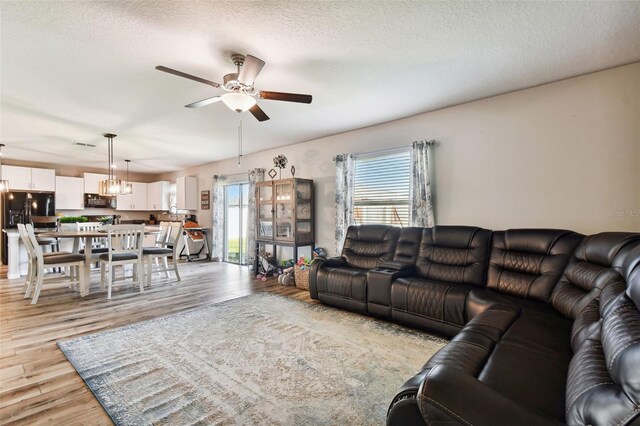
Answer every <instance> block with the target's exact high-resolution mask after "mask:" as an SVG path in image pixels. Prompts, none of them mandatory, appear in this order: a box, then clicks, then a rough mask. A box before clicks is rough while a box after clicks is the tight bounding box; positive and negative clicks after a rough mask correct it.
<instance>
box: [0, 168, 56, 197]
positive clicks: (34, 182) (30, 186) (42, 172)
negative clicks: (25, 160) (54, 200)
mask: <svg viewBox="0 0 640 426" xmlns="http://www.w3.org/2000/svg"><path fill="white" fill-rule="evenodd" d="M2 178H3V179H6V180H8V181H9V188H10V189H13V190H16V191H50V192H53V191H55V190H56V171H55V170H51V169H36V168H31V167H18V166H2Z"/></svg>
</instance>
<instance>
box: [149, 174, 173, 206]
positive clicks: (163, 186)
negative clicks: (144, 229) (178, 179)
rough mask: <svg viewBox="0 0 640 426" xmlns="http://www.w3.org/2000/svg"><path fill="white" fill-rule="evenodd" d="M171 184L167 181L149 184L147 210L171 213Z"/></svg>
mask: <svg viewBox="0 0 640 426" xmlns="http://www.w3.org/2000/svg"><path fill="white" fill-rule="evenodd" d="M170 193H171V183H170V182H167V181H160V182H152V183H148V184H147V209H148V210H154V211H155V210H159V211H169V196H170Z"/></svg>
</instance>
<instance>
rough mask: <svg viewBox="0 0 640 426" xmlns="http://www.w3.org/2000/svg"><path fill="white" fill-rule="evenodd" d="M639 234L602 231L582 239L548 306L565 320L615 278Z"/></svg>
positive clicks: (638, 238) (576, 314) (572, 316)
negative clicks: (551, 306)
mask: <svg viewBox="0 0 640 426" xmlns="http://www.w3.org/2000/svg"><path fill="white" fill-rule="evenodd" d="M638 241H640V235H638V234H634V233H628V232H603V233H600V234H595V235H590V236H588V237H585V238H584V240H582V242H581V243H580V245H579V246H578V248H577V249H576V250H575V252H574V253H573V255H572V256H571V259H570V260H569V263H568V264H567V266H566V268H565V269H564V271H563V273H562V276H561V277H560V280H559V281H558V284H557V285H556V286H555V288H554V289H553V292H552V294H551V300H550V301H551V304H552V305H553V307H554V308H555V309H556V310H557V311H558V312H560V313H562V314H563V315H564V316H566V317H567V318H572V319H575V318H576V317H577V316H578V314H579V313H580V312H581V311H582V310H583V309H584V308H585V307H586V306H587V305H589V303H591V301H592V300H594V299H596V298H597V297H598V296H599V295H600V292H601V291H602V288H604V287H605V286H607V285H608V284H611V283H612V282H614V281H615V280H617V279H618V270H619V269H620V267H621V265H622V260H623V259H624V258H625V257H626V252H628V248H630V247H631V246H632V245H633V244H634V243H637V242H638Z"/></svg>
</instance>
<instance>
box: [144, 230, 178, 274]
mask: <svg viewBox="0 0 640 426" xmlns="http://www.w3.org/2000/svg"><path fill="white" fill-rule="evenodd" d="M164 223H165V224H166V225H165V226H166V232H165V233H164V236H162V233H161V234H160V235H161V236H162V237H161V238H158V239H156V246H155V247H143V248H142V256H143V257H144V261H145V262H146V266H147V274H146V275H147V286H151V276H152V275H153V263H154V261H155V264H156V267H157V269H156V272H164V273H165V276H166V277H167V278H168V277H169V275H168V272H169V271H171V270H173V273H174V274H175V275H176V280H177V281H180V272H179V271H178V244H179V243H180V237H181V236H182V222H164ZM169 256H171V257H172V261H173V267H172V268H169V262H168V259H169ZM159 260H162V265H160V262H159Z"/></svg>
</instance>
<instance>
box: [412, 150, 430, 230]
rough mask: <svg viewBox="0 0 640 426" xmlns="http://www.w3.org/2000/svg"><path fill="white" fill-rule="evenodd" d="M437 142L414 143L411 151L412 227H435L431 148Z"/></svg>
mask: <svg viewBox="0 0 640 426" xmlns="http://www.w3.org/2000/svg"><path fill="white" fill-rule="evenodd" d="M432 145H435V141H419V142H414V143H413V146H412V149H411V163H412V166H411V169H412V176H411V179H412V182H411V183H412V188H413V191H412V194H411V195H412V196H411V226H421V227H424V228H430V227H433V226H435V223H436V222H435V218H434V214H433V199H432V196H431V171H430V169H429V163H430V161H429V160H430V153H429V151H430V147H431V146H432Z"/></svg>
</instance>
